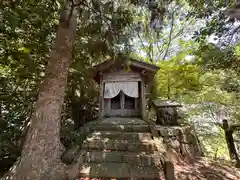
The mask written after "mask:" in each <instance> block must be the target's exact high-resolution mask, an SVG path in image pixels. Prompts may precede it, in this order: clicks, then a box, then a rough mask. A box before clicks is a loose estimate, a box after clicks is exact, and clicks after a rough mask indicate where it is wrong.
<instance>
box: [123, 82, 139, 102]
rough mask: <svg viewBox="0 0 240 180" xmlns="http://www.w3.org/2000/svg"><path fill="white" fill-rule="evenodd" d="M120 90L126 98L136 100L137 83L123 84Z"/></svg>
mask: <svg viewBox="0 0 240 180" xmlns="http://www.w3.org/2000/svg"><path fill="white" fill-rule="evenodd" d="M121 90H122V91H123V93H124V94H126V95H127V96H130V97H132V98H138V82H123V83H122V89H121Z"/></svg>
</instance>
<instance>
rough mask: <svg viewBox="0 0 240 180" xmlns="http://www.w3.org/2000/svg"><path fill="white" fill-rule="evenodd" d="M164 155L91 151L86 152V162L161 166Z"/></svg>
mask: <svg viewBox="0 0 240 180" xmlns="http://www.w3.org/2000/svg"><path fill="white" fill-rule="evenodd" d="M162 159H163V156H159V155H157V152H156V153H155V155H154V154H149V153H145V152H139V153H133V152H117V151H113V152H100V151H91V152H86V153H85V154H84V162H86V163H128V164H133V165H136V164H138V165H142V166H152V165H153V166H161V160H162Z"/></svg>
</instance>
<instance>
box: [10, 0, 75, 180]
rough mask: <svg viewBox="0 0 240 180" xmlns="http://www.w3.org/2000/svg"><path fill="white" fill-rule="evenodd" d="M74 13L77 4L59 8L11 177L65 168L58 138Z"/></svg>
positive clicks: (22, 179)
mask: <svg viewBox="0 0 240 180" xmlns="http://www.w3.org/2000/svg"><path fill="white" fill-rule="evenodd" d="M67 2H70V1H67ZM76 3H77V2H76ZM77 14H78V13H77V6H73V5H70V4H68V5H67V7H65V8H64V9H63V10H62V12H61V17H60V22H59V27H58V31H57V36H56V42H55V46H54V48H53V50H52V52H51V55H50V59H49V61H48V65H47V68H46V75H45V78H44V80H43V83H42V84H41V86H40V89H39V95H38V100H37V103H36V110H35V113H34V114H33V117H32V119H31V125H30V128H29V131H28V133H27V136H26V140H25V143H24V146H23V150H22V153H21V157H20V161H19V163H18V164H17V167H16V173H15V175H14V177H13V179H15V180H33V179H34V180H40V179H41V180H43V179H44V180H47V179H51V180H54V179H59V177H56V176H55V174H58V171H59V173H60V174H61V176H62V172H60V171H62V170H63V169H64V168H65V165H64V164H63V163H61V160H60V156H61V154H62V152H63V150H64V148H63V146H62V144H61V142H60V138H59V131H60V118H61V109H62V105H63V102H64V96H65V90H66V87H67V76H68V69H69V65H70V61H71V58H72V50H73V44H74V41H75V34H76V27H77ZM63 178H64V177H61V178H60V179H63Z"/></svg>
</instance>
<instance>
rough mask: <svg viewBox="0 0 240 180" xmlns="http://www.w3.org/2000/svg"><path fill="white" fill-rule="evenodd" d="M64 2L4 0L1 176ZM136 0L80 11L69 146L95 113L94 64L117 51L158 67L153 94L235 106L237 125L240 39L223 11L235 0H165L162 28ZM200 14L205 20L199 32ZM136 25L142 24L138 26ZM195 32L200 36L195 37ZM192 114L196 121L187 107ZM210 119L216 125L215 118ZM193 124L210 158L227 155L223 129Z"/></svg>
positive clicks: (66, 129) (67, 117) (30, 106)
mask: <svg viewBox="0 0 240 180" xmlns="http://www.w3.org/2000/svg"><path fill="white" fill-rule="evenodd" d="M62 2H63V1H48V0H38V1H3V6H2V7H3V9H2V12H1V18H2V20H3V22H4V23H3V25H2V26H1V36H2V40H3V43H2V44H1V50H0V54H1V55H0V59H1V61H0V82H1V86H0V166H1V167H3V168H1V169H0V174H1V173H3V172H5V171H7V170H8V168H9V167H10V166H11V165H12V163H13V162H14V161H15V160H16V159H17V157H18V156H19V155H20V150H21V147H22V144H23V141H24V135H25V133H26V130H27V127H28V125H29V119H30V118H31V114H32V112H33V110H34V105H35V101H36V98H37V92H38V87H39V84H40V83H41V81H42V79H43V77H44V75H45V67H46V64H47V59H48V58H49V55H50V50H51V49H52V46H53V41H54V38H55V35H56V29H57V25H58V21H59V12H60V10H61V5H62ZM137 2H139V1H129V0H124V1H115V2H113V1H111V0H108V1H99V0H91V1H87V2H85V3H84V4H83V5H82V6H81V7H80V9H79V14H80V15H79V17H78V24H79V25H78V27H77V36H76V43H75V46H74V52H73V60H72V62H71V68H70V70H69V78H68V89H67V93H66V98H65V106H64V112H63V115H62V130H61V140H62V142H63V144H64V145H65V147H67V148H69V147H71V146H72V145H73V144H75V143H76V142H81V141H82V139H83V138H84V137H85V135H84V133H80V132H79V131H78V130H77V129H79V127H81V126H82V125H83V124H85V123H87V122H89V121H92V120H94V119H96V118H97V116H98V111H97V107H98V93H99V89H98V85H97V84H96V83H95V82H94V80H93V79H92V74H91V72H90V70H89V69H91V68H92V66H93V65H95V64H97V63H99V62H102V61H103V60H105V59H106V58H108V57H116V55H117V54H119V53H124V54H127V55H128V54H130V56H132V57H137V58H139V59H143V60H144V61H147V62H151V63H154V64H157V65H159V66H160V68H161V69H160V71H159V72H158V73H157V76H156V84H155V96H156V97H159V98H164V99H166V98H171V99H178V100H181V101H182V102H185V103H192V104H204V103H208V102H212V103H215V104H217V108H216V109H218V108H219V107H220V106H221V105H224V106H227V107H228V108H229V109H230V110H231V111H230V112H231V113H230V114H231V118H232V120H233V121H234V122H236V123H239V122H240V113H239V112H240V110H239V107H240V104H239V98H240V81H239V79H240V74H239V72H240V69H239V68H240V58H239V57H240V44H239V43H236V42H235V43H231V42H232V41H230V43H229V42H228V41H227V40H226V38H224V37H225V34H226V32H227V31H229V30H231V27H232V26H229V25H231V23H232V22H227V23H226V18H227V16H226V15H225V14H224V13H223V10H222V9H221V8H222V7H229V6H231V5H232V2H233V1H223V0H221V1H191V0H188V1H171V2H170V1H164V2H163V4H161V3H160V5H161V6H164V8H166V10H167V11H166V12H165V13H164V17H163V24H162V27H161V29H159V31H157V32H156V31H151V30H150V29H149V20H150V17H151V10H150V11H149V8H148V7H147V8H146V6H145V5H143V4H141V5H139V4H138V3H137ZM160 5H159V6H160ZM193 12H194V13H193ZM199 18H203V19H204V18H205V19H204V21H206V24H205V26H204V27H202V28H201V29H200V28H199V27H198V22H199V21H200V19H199ZM139 22H140V25H141V26H140V29H139V27H138V26H137V27H136V24H137V25H139ZM195 30H196V32H197V33H196V34H195V36H193V39H191V38H192V34H193V31H195ZM234 33H236V32H233V33H230V34H229V36H230V37H231V36H232V35H233V34H234ZM213 34H214V35H215V36H217V37H218V38H220V39H221V38H223V40H224V43H225V44H223V43H222V44H217V45H216V44H213V43H209V42H208V41H207V40H206V39H207V37H208V36H210V35H213ZM233 37H234V38H233V39H235V40H237V38H236V37H235V36H233ZM162 60H164V61H162ZM209 109H210V110H211V108H210V107H207V108H197V109H196V111H195V112H193V114H198V115H199V114H202V113H207V114H208V115H209V114H212V113H211V111H208V110H209ZM213 112H216V111H215V110H214V111H213ZM189 114H190V117H191V118H193V116H191V113H190V111H189ZM203 119H204V118H203ZM206 123H207V124H208V125H209V124H210V125H211V123H212V121H211V122H210V121H207V122H206ZM195 125H196V128H197V130H198V132H203V134H199V137H201V138H202V142H203V144H205V147H206V151H207V152H209V154H210V155H211V156H212V155H214V153H215V152H216V150H217V149H218V155H217V156H218V157H219V156H222V154H224V153H226V145H225V144H224V140H223V134H222V131H221V130H220V129H218V131H217V132H216V133H212V129H211V128H206V127H205V124H204V126H202V124H201V123H200V124H195ZM208 127H209V126H208ZM203 130H206V131H203ZM236 137H237V138H239V135H238V134H236Z"/></svg>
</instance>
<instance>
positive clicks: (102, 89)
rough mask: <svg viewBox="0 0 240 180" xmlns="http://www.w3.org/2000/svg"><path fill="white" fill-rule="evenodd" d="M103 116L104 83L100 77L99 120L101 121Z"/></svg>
mask: <svg viewBox="0 0 240 180" xmlns="http://www.w3.org/2000/svg"><path fill="white" fill-rule="evenodd" d="M103 116H104V83H103V80H102V75H101V76H100V97H99V119H100V120H101V119H102V118H103Z"/></svg>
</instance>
